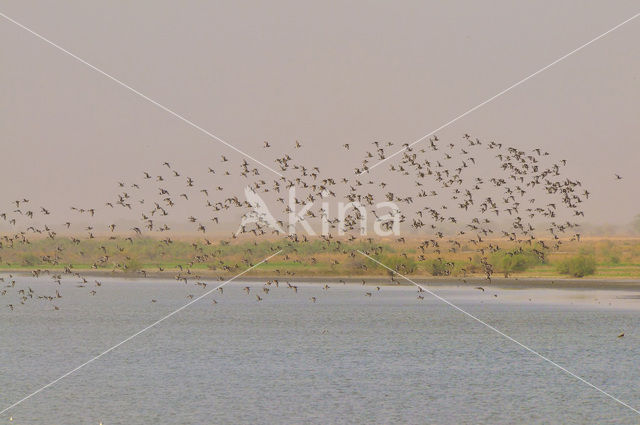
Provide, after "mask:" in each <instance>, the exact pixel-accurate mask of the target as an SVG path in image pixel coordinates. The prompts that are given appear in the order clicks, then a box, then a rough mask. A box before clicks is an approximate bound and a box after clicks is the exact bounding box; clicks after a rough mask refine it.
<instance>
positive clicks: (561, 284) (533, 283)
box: [0, 269, 640, 291]
mask: <svg viewBox="0 0 640 425" xmlns="http://www.w3.org/2000/svg"><path fill="white" fill-rule="evenodd" d="M74 271H75V272H79V273H81V274H82V275H83V276H86V277H87V278H88V277H97V278H100V277H102V278H120V279H127V280H129V279H155V280H160V279H162V280H167V279H174V278H175V276H176V275H177V272H175V271H165V272H148V273H147V275H146V277H145V276H142V275H141V274H140V273H123V272H113V271H106V270H104V271H103V270H74ZM58 272H59V271H56V273H58ZM202 272H203V271H194V272H193V275H191V276H192V277H191V280H193V281H195V280H196V278H195V276H194V275H198V276H199V278H198V280H209V281H210V280H211V279H212V278H215V277H216V276H218V275H217V274H215V273H212V272H210V271H204V272H203V273H202ZM7 273H12V274H14V275H16V276H32V274H31V272H29V271H26V270H24V269H22V270H2V271H1V272H0V274H7ZM181 275H182V276H185V277H188V275H186V274H185V273H182V274H181ZM220 276H222V277H223V279H230V278H231V277H233V276H234V275H230V274H225V275H220ZM44 277H46V275H44ZM407 277H408V278H409V279H411V280H412V281H414V282H416V283H418V284H420V285H424V286H481V285H484V286H491V287H494V288H501V289H531V288H544V289H575V290H582V289H611V290H627V291H629V290H631V291H634V290H637V291H640V279H610V278H609V279H607V278H604V279H594V278H581V279H577V278H573V279H570V278H556V277H551V278H535V277H521V278H519V277H510V278H504V277H493V278H492V279H491V281H490V282H489V281H488V280H487V279H486V278H483V277H466V278H462V277H434V276H407ZM42 278H43V276H42V275H41V277H40V279H42ZM270 279H271V280H273V279H278V280H279V281H281V282H287V281H289V282H308V283H331V282H334V283H335V282H342V281H344V282H345V283H348V284H360V285H361V284H362V281H363V280H364V281H365V282H366V284H367V285H395V284H396V283H395V282H398V283H399V284H400V285H412V283H410V282H408V281H407V280H405V279H403V278H402V277H400V276H396V277H395V282H393V281H391V278H390V277H389V276H379V275H378V276H297V275H294V276H284V275H274V274H269V275H255V274H253V275H249V276H241V277H239V278H238V280H240V281H245V282H264V281H266V280H270Z"/></svg>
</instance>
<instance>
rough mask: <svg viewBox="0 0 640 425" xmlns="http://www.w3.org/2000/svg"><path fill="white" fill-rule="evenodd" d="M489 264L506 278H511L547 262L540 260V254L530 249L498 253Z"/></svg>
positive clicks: (492, 256) (494, 254)
mask: <svg viewBox="0 0 640 425" xmlns="http://www.w3.org/2000/svg"><path fill="white" fill-rule="evenodd" d="M489 262H490V264H491V265H493V266H494V268H495V270H496V271H498V272H501V273H504V277H509V275H510V274H512V273H517V272H523V271H525V270H527V269H528V268H529V267H531V266H535V265H538V264H544V263H545V260H544V259H543V258H540V256H539V255H538V253H536V252H534V251H533V250H532V249H529V250H513V251H498V252H495V253H493V255H491V260H490V261H489Z"/></svg>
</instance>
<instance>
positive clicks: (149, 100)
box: [0, 12, 284, 177]
mask: <svg viewBox="0 0 640 425" xmlns="http://www.w3.org/2000/svg"><path fill="white" fill-rule="evenodd" d="M0 16H2V17H3V18H4V19H6V20H7V21H9V22H12V23H14V24H16V25H17V26H19V27H20V28H22V29H23V30H25V31H27V32H29V33H31V34H33V35H34V36H36V37H38V38H39V39H40V40H42V41H44V42H45V43H47V44H50V45H51V46H53V47H55V48H56V49H58V50H60V51H61V52H64V53H66V54H67V55H69V56H71V57H72V58H74V59H75V60H77V61H78V62H81V63H83V64H84V65H86V66H88V67H89V68H91V69H93V70H94V71H96V72H97V73H99V74H102V75H104V76H105V77H107V78H109V79H110V80H112V81H114V82H115V83H117V84H119V85H120V86H122V87H124V88H126V89H127V90H129V91H131V92H132V93H135V94H137V95H138V96H140V97H141V98H143V99H144V100H146V101H148V102H149V103H151V104H153V105H155V106H157V107H158V108H160V109H162V110H163V111H165V112H168V113H169V114H171V115H173V116H174V117H176V118H178V119H179V120H180V121H183V122H185V123H186V124H188V125H190V126H191V127H193V128H195V129H196V130H198V131H200V132H201V133H204V134H206V135H207V136H209V137H211V138H212V139H214V140H217V141H218V142H220V143H222V144H223V145H225V146H227V147H229V148H231V149H233V150H234V151H236V152H238V153H240V154H242V155H244V156H246V157H247V158H249V159H251V160H252V161H254V162H256V163H258V164H260V165H261V166H263V167H264V168H266V169H267V170H269V171H271V172H273V173H275V174H277V175H278V176H280V177H284V176H283V175H282V174H281V173H279V172H278V171H276V170H274V169H273V168H271V167H269V166H268V165H266V164H264V163H262V162H261V161H259V160H257V159H255V158H254V157H252V156H251V155H249V154H248V153H246V152H244V151H242V150H240V149H238V148H236V147H235V146H233V145H232V144H230V143H228V142H226V141H225V140H223V139H221V138H220V137H218V136H216V135H215V134H213V133H211V132H210V131H208V130H205V129H204V128H202V127H200V126H199V125H198V124H196V123H194V122H193V121H191V120H189V119H188V118H185V117H184V116H183V115H180V114H179V113H177V112H175V111H173V110H172V109H169V108H168V107H166V106H164V105H162V104H161V103H159V102H157V101H155V100H153V99H152V98H150V97H149V96H146V95H144V94H142V93H141V92H139V91H138V90H136V89H134V88H133V87H131V86H129V85H128V84H126V83H124V82H122V81H120V80H119V79H117V78H116V77H114V76H112V75H111V74H108V73H107V72H105V71H103V70H101V69H100V68H98V67H96V66H94V65H92V64H90V63H89V62H87V61H85V60H84V59H82V58H80V57H78V56H76V55H75V54H73V53H71V52H70V51H68V50H67V49H65V48H64V47H61V46H59V45H58V44H56V43H54V42H53V41H51V40H49V39H48V38H46V37H44V36H42V35H40V34H38V33H37V32H35V31H34V30H32V29H31V28H28V27H26V26H24V25H22V24H21V23H20V22H18V21H16V20H14V19H12V18H10V17H8V16H7V15H5V14H4V13H2V12H0Z"/></svg>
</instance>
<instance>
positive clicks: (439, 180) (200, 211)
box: [0, 134, 621, 310]
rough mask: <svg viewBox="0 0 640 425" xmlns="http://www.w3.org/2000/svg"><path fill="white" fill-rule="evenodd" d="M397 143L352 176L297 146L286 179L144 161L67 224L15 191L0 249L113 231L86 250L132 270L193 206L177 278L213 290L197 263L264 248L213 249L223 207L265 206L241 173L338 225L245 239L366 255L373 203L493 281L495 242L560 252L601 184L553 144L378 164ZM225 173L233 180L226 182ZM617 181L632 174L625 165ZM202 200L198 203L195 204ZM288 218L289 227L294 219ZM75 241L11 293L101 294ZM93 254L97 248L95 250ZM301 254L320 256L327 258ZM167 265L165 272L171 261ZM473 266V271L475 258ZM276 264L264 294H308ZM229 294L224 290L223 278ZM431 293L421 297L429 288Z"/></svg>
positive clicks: (103, 263)
mask: <svg viewBox="0 0 640 425" xmlns="http://www.w3.org/2000/svg"><path fill="white" fill-rule="evenodd" d="M393 146H394V145H393V143H388V142H387V143H382V142H374V143H373V144H372V147H371V149H370V150H369V151H367V152H366V153H365V156H364V158H363V159H362V161H361V163H360V164H359V166H358V167H357V168H355V169H354V170H353V174H352V175H350V176H343V177H335V176H333V175H327V174H323V173H321V170H320V168H319V167H318V166H312V165H305V164H302V163H300V162H298V161H297V160H295V159H294V155H293V154H289V153H286V154H283V155H280V156H278V157H276V158H275V164H276V165H277V169H278V170H279V171H280V172H281V174H282V176H278V177H271V176H264V175H263V174H264V173H265V171H261V170H259V169H258V168H257V167H253V166H252V165H251V164H250V163H249V162H248V161H247V160H242V161H241V162H240V163H239V164H237V165H236V166H237V168H236V169H235V170H234V167H233V163H232V161H230V160H229V159H228V158H227V157H226V156H224V155H221V157H220V160H219V163H218V164H216V165H213V166H211V167H209V168H208V170H207V173H206V174H207V175H208V178H210V179H211V180H206V181H205V180H200V181H197V179H196V178H194V177H193V176H189V175H187V174H186V173H185V172H183V171H182V170H179V169H176V168H175V167H174V166H173V165H172V164H171V163H170V162H168V161H167V162H164V164H162V166H161V167H160V168H161V169H162V172H155V173H152V172H150V171H142V172H140V175H139V178H138V179H137V181H136V182H128V183H125V182H124V181H121V182H118V185H117V189H118V192H117V194H116V196H115V197H114V199H111V200H108V201H106V202H105V203H104V205H103V206H101V207H100V208H99V207H98V206H84V207H80V206H73V207H71V208H70V211H71V213H72V215H73V216H72V217H70V218H68V219H67V220H66V221H65V222H64V224H63V225H62V226H61V228H55V226H54V225H52V224H42V225H36V224H35V223H36V219H37V221H38V222H42V221H45V220H47V218H48V217H49V216H51V214H52V212H51V211H52V210H51V209H50V208H45V207H37V208H36V207H35V206H33V205H32V202H31V201H30V200H28V199H27V198H23V199H20V200H16V201H14V202H13V203H12V207H11V209H10V210H7V211H6V212H2V211H0V219H2V220H4V221H5V222H6V223H8V224H9V226H10V228H11V229H12V231H10V232H7V234H4V235H2V236H1V238H0V252H2V250H8V249H12V248H14V247H17V246H20V245H23V244H26V245H28V244H30V243H31V242H30V239H31V238H32V237H34V236H35V237H41V238H42V237H44V238H50V239H51V240H53V241H60V240H61V239H67V240H70V241H71V242H72V244H73V245H74V246H75V245H79V244H80V243H81V240H82V239H85V238H86V239H96V240H101V238H103V239H112V240H116V241H121V242H123V244H124V246H120V245H119V244H118V245H116V247H115V248H107V247H106V246H104V245H103V246H101V252H100V255H98V256H96V257H94V258H86V262H87V263H88V264H92V266H91V268H92V269H96V270H97V269H104V268H111V269H114V270H124V271H126V269H127V267H128V266H127V263H126V261H124V260H122V261H121V260H115V259H116V258H120V259H122V258H125V259H127V258H130V257H129V256H128V254H129V253H130V252H133V251H135V245H134V242H135V241H136V239H138V238H140V237H142V236H143V235H145V234H148V235H153V237H154V238H155V239H156V240H157V243H158V244H160V245H161V246H168V245H170V244H172V243H173V242H174V241H173V240H172V238H171V235H172V226H173V224H172V223H175V220H176V216H177V215H178V214H180V213H181V212H183V211H190V213H187V214H185V215H186V217H185V218H183V219H181V220H184V223H185V225H188V226H192V230H193V231H194V232H196V233H198V234H202V240H201V241H199V242H194V243H193V248H194V251H193V252H194V254H193V256H192V258H191V260H190V261H189V262H187V263H185V264H181V265H179V266H178V272H177V274H176V276H175V278H176V280H177V281H179V282H184V283H185V284H187V283H195V284H196V285H198V286H200V287H202V288H206V286H207V283H206V279H205V278H204V277H203V276H200V275H199V274H198V273H197V271H194V270H193V266H194V264H202V263H204V264H208V265H212V266H213V267H214V268H218V270H222V271H223V272H224V273H223V274H230V273H232V272H234V271H236V270H242V269H243V268H247V267H249V266H251V265H252V264H254V259H253V258H254V257H255V253H254V252H253V251H252V249H251V248H247V250H246V252H244V253H243V260H242V262H241V263H238V264H235V265H229V264H226V263H224V262H223V261H222V260H221V259H220V257H219V256H218V253H216V251H211V250H207V251H205V250H204V249H203V248H204V247H206V246H211V245H216V244H217V243H216V242H212V241H211V240H210V239H213V237H212V236H211V235H212V234H214V233H215V227H216V226H217V225H219V224H220V222H221V218H222V215H224V214H226V213H228V212H230V211H237V212H241V213H244V214H247V213H250V212H251V211H253V207H254V205H252V204H251V203H250V202H248V201H247V200H242V199H241V197H239V196H238V195H237V194H233V193H228V192H229V191H230V190H231V189H229V188H227V189H225V187H223V186H228V185H227V183H229V185H232V186H233V184H234V182H235V184H236V185H237V181H238V180H240V181H242V182H243V184H244V186H245V187H248V188H249V189H250V191H251V192H252V193H255V194H259V195H260V196H262V197H264V199H270V200H271V201H272V202H273V205H277V206H278V207H279V208H281V209H282V213H283V215H284V216H287V215H288V214H289V213H290V212H292V207H293V208H296V207H297V208H302V207H304V206H305V204H306V203H310V204H311V207H310V208H308V209H307V210H306V212H305V213H304V216H303V217H302V219H303V220H306V221H308V222H309V223H315V224H316V225H317V223H318V222H319V221H320V220H324V221H325V223H327V224H328V227H329V232H328V233H327V234H322V235H320V236H318V237H317V238H314V237H311V236H308V235H306V234H304V233H295V232H290V233H289V232H287V233H286V234H285V233H281V232H280V231H279V230H276V229H274V228H273V227H272V226H270V225H269V224H268V223H267V222H266V221H261V220H258V221H256V222H253V223H249V224H246V225H243V226H242V227H241V228H240V229H239V232H237V233H234V234H232V235H231V236H230V238H231V239H235V238H242V237H243V234H244V235H245V237H246V236H250V237H252V238H253V240H254V244H256V242H255V241H256V240H257V239H258V238H260V237H264V238H269V239H270V240H273V239H274V238H278V237H280V238H281V239H278V241H279V242H277V243H275V244H273V246H272V248H271V249H272V250H273V251H274V252H275V251H277V250H279V249H284V250H285V253H284V254H282V255H285V257H286V258H291V256H296V252H297V250H298V248H299V247H300V244H305V243H309V242H310V241H312V240H314V239H319V240H320V241H321V243H322V244H323V246H324V247H326V248H327V249H328V250H329V248H331V249H330V251H331V252H339V253H342V254H348V255H349V256H350V257H351V258H356V257H358V256H359V255H360V254H359V253H357V252H356V251H355V250H354V249H353V248H352V246H351V245H350V244H349V242H354V241H363V240H364V241H366V242H367V244H366V246H367V247H368V248H367V249H366V250H365V253H366V254H367V255H370V256H373V257H378V256H379V255H382V254H383V253H384V248H383V246H382V244H380V243H379V239H376V238H373V237H366V236H364V235H362V232H363V228H362V222H363V219H364V217H363V215H364V214H363V211H364V212H365V213H371V214H373V215H374V216H375V217H376V219H377V220H379V222H380V223H381V225H382V228H383V229H384V230H387V231H389V230H392V229H393V223H394V217H395V218H396V219H397V220H398V221H399V223H400V226H401V229H404V230H405V231H406V232H408V233H410V234H412V235H413V237H411V238H409V237H402V236H400V235H395V236H391V237H392V238H394V239H395V242H397V243H399V244H402V246H409V245H410V244H414V243H415V244H416V245H417V251H416V252H418V255H417V256H416V257H415V258H414V259H415V260H416V261H418V262H420V261H425V260H426V259H427V257H430V258H432V257H435V258H439V260H440V261H441V262H442V264H443V265H444V270H445V271H444V273H445V274H447V273H449V272H450V271H451V270H452V268H453V264H452V263H448V262H447V261H446V260H445V259H444V258H443V257H444V255H445V254H446V253H447V252H452V253H456V252H462V251H463V248H464V249H466V250H469V248H468V247H472V249H473V251H475V252H476V253H477V255H478V256H479V258H480V264H481V270H482V273H483V274H484V276H485V277H486V278H487V279H488V280H489V281H490V280H491V277H492V275H493V274H494V267H493V265H492V264H491V263H490V261H489V257H490V255H491V253H493V252H497V251H500V250H502V249H506V248H503V247H501V244H502V243H503V242H506V243H507V244H508V246H509V248H508V249H507V251H508V254H509V255H515V254H516V253H518V252H523V250H525V249H530V250H533V252H535V253H536V255H538V256H539V257H540V258H543V257H544V256H545V253H546V252H547V251H548V250H553V249H558V248H559V247H560V246H561V244H562V243H563V241H564V240H566V239H571V240H575V239H577V240H579V238H580V233H579V231H578V228H579V224H578V223H577V222H576V220H577V219H580V218H581V217H583V216H584V212H583V211H582V208H581V206H582V203H583V202H584V201H585V200H586V199H588V197H589V192H588V191H587V190H585V189H584V188H582V184H581V182H580V181H578V180H575V179H571V178H569V177H568V176H566V175H564V173H563V167H564V166H565V165H566V161H565V160H560V161H553V160H552V158H551V156H550V155H549V153H547V152H543V151H542V150H541V149H534V150H533V151H531V152H525V151H522V150H520V149H517V148H515V147H510V146H506V145H503V144H501V143H497V142H482V141H480V140H479V139H476V138H473V137H471V136H470V135H468V134H465V135H464V136H463V137H462V138H461V139H460V140H459V141H457V142H455V143H448V142H447V143H444V142H441V141H440V140H439V139H438V137H436V136H434V137H432V138H431V139H429V140H428V143H427V145H426V147H424V148H421V149H417V148H414V147H412V146H409V145H406V144H405V145H403V146H402V154H401V155H400V156H398V159H395V160H394V161H390V162H389V165H388V172H384V171H383V169H380V170H376V171H374V170H370V168H371V167H372V166H373V165H374V164H375V163H376V162H378V161H387V160H388V159H390V158H388V156H389V151H390V150H391V149H393ZM263 147H264V149H266V150H270V149H272V147H271V145H270V144H269V143H268V142H264V145H263ZM302 148H303V147H302V145H301V144H300V143H299V142H296V143H295V146H294V151H298V150H300V149H302ZM350 148H351V147H350V145H349V144H345V145H343V146H342V149H345V150H350ZM203 172H204V170H203ZM225 178H226V179H228V180H226V181H225ZM616 179H621V177H620V176H617V175H616ZM407 183H410V184H407ZM290 188H295V190H296V192H295V197H294V199H293V201H294V203H295V205H293V206H292V205H289V203H288V202H287V201H288V190H289V189H290ZM392 189H393V190H392ZM321 200H322V201H323V202H324V201H327V200H329V201H334V202H337V201H346V202H350V203H357V204H358V205H360V206H362V208H363V209H358V208H352V209H350V210H348V211H347V213H346V215H345V217H344V219H343V220H340V219H339V218H338V217H334V218H330V216H329V211H328V210H327V209H326V207H325V206H318V205H316V204H317V202H318V201H321ZM379 202H387V203H393V204H391V205H395V206H396V207H393V208H392V209H391V211H390V212H391V214H389V215H386V216H382V217H381V216H380V215H379V211H378V209H377V204H378V203H379ZM194 203H195V204H196V205H197V206H195V207H194V206H193V205H194ZM323 205H327V204H326V203H324V204H323ZM388 205H390V204H388ZM101 208H103V209H109V210H112V209H113V210H120V211H121V214H122V215H123V216H135V217H136V218H137V219H138V220H139V224H138V225H135V226H132V227H131V228H128V229H121V228H120V227H119V226H118V225H116V224H115V223H112V224H108V225H105V224H104V221H102V224H98V223H99V220H104V219H101V216H102V214H103V212H104V211H103V210H102V209H101ZM110 214H113V213H110ZM170 220H174V221H170ZM77 221H82V222H87V221H89V222H90V224H89V225H86V226H84V225H83V231H82V234H80V233H79V232H75V233H73V234H71V235H68V234H69V232H70V231H71V230H70V229H71V226H72V223H75V222H77ZM277 223H278V225H280V226H281V227H283V228H285V229H286V228H287V227H286V226H285V223H284V221H283V220H278V221H277ZM539 223H543V224H544V229H542V230H538V229H536V225H538V224H539ZM61 230H62V232H61ZM365 230H366V229H365ZM63 233H65V234H67V235H63ZM218 233H219V232H218ZM103 234H106V236H103ZM545 234H546V236H544V235H545ZM218 243H219V244H220V245H228V244H230V243H231V242H230V241H229V240H228V238H225V239H224V240H220V241H219V242H218ZM360 246H362V245H360ZM514 246H515V248H513V247H514ZM465 247H467V248H465ZM68 249H70V248H68V246H67V245H65V244H57V245H56V244H54V248H52V251H51V252H49V253H47V254H46V255H42V257H41V259H40V260H41V262H42V263H46V264H49V265H50V266H51V267H49V268H45V269H39V268H36V269H34V270H33V271H32V275H33V277H34V278H43V277H45V276H48V278H49V279H50V280H51V282H52V284H53V286H52V287H51V289H50V291H49V292H47V293H42V294H40V293H36V291H34V290H33V289H31V288H30V287H28V286H27V287H24V288H23V287H20V285H18V286H16V279H15V276H13V275H8V276H5V277H0V283H2V284H3V288H2V289H1V290H0V295H2V296H6V295H8V294H10V293H11V292H12V291H14V292H15V295H17V300H18V301H17V303H19V304H25V303H26V302H29V301H31V300H36V299H41V300H47V301H50V302H52V303H54V308H55V309H58V307H57V306H55V301H56V300H57V299H59V298H61V297H62V295H61V292H60V291H61V283H62V282H63V280H64V279H72V280H74V281H75V282H76V283H77V285H78V286H80V287H83V288H87V292H88V293H89V294H90V295H95V294H96V293H98V292H99V288H100V286H101V282H100V281H99V280H96V279H95V278H91V277H89V276H90V275H91V272H90V271H77V270H74V269H73V268H72V266H71V265H69V264H68V262H65V250H68ZM81 254H82V255H85V256H86V254H85V253H81ZM402 255H403V256H404V257H407V256H408V255H409V254H407V253H405V252H403V253H402ZM303 258H304V257H303ZM362 259H363V260H364V257H363V258H362ZM471 260H472V259H471V257H469V261H470V262H471ZM0 261H2V259H1V258H0ZM297 261H308V262H309V264H312V263H313V262H314V261H315V258H310V259H307V258H305V259H304V260H297ZM334 261H337V260H334ZM360 267H361V268H362V271H361V272H363V273H365V274H366V272H367V270H370V268H371V267H373V265H372V263H371V262H367V261H362V262H361V263H360ZM159 271H164V270H163V269H162V268H159ZM397 271H398V272H400V273H403V272H407V270H403V269H402V265H400V266H398V269H397ZM147 272H148V271H145V270H141V271H139V272H138V273H140V274H141V275H144V276H146V273H147ZM463 272H465V273H466V272H467V270H465V269H464V268H463ZM276 273H278V274H279V276H278V279H271V280H269V281H267V282H266V283H265V285H264V286H263V289H262V292H261V293H259V294H255V293H254V295H255V297H256V299H257V301H262V300H263V299H264V298H265V297H266V296H268V294H269V291H270V290H271V289H272V288H278V287H280V285H282V287H283V288H287V290H291V291H293V292H296V293H297V291H298V288H297V286H295V285H292V284H291V283H290V282H286V283H285V282H281V281H282V280H289V279H292V278H293V276H294V275H295V273H293V272H291V271H286V270H278V271H277V272H276ZM217 279H218V280H223V279H224V277H223V276H222V275H221V276H218V277H217ZM392 280H393V278H392ZM395 282H397V281H395ZM363 284H364V281H363ZM324 289H325V290H327V289H329V286H328V285H325V288H324ZM479 289H482V288H481V287H479ZM245 290H246V292H247V294H249V293H250V288H249V287H247V288H245ZM377 290H379V287H378V289H377ZM219 292H220V294H222V293H223V288H220V290H219ZM365 295H366V296H371V295H372V292H366V293H365ZM421 296H422V295H421V294H419V295H418V297H419V298H420V297H421ZM154 301H155V300H154ZM310 301H312V302H316V301H317V298H316V297H312V298H311V299H310ZM214 302H215V301H214ZM16 306H17V304H13V303H12V304H9V305H8V307H9V308H10V309H11V310H13V309H14V308H15V307H16Z"/></svg>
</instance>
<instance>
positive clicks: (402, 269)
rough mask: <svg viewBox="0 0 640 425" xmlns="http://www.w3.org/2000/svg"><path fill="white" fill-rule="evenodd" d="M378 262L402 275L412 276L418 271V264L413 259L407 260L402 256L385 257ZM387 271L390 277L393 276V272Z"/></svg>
mask: <svg viewBox="0 0 640 425" xmlns="http://www.w3.org/2000/svg"><path fill="white" fill-rule="evenodd" d="M377 260H378V261H380V262H381V263H382V264H384V265H385V266H387V267H389V268H390V269H393V270H395V271H397V272H398V273H401V274H411V273H413V272H415V271H416V267H417V265H416V262H415V261H414V260H413V259H410V258H405V257H402V256H395V255H394V256H384V257H382V258H379V259H377ZM385 270H387V273H389V274H390V275H393V272H391V271H390V270H388V269H385Z"/></svg>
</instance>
